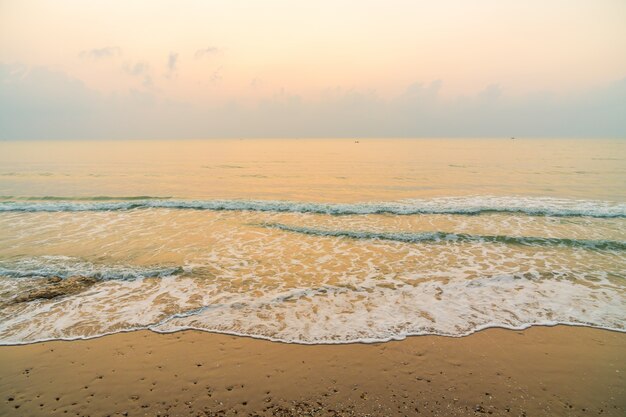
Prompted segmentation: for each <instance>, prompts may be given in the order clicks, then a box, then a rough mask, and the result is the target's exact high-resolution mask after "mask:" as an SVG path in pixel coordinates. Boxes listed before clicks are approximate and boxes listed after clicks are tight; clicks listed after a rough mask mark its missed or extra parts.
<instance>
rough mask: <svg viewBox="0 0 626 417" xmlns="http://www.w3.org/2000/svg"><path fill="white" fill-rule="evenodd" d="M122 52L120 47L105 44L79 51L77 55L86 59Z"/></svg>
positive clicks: (106, 56)
mask: <svg viewBox="0 0 626 417" xmlns="http://www.w3.org/2000/svg"><path fill="white" fill-rule="evenodd" d="M121 54H122V49H121V48H120V47H118V46H105V47H103V48H94V49H87V50H84V51H81V52H80V53H79V54H78V56H79V57H81V58H88V59H100V58H108V57H113V56H119V55H121Z"/></svg>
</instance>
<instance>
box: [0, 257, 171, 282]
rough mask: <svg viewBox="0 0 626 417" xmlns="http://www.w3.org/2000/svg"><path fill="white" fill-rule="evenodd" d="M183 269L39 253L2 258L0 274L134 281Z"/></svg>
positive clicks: (160, 276)
mask: <svg viewBox="0 0 626 417" xmlns="http://www.w3.org/2000/svg"><path fill="white" fill-rule="evenodd" d="M181 273H183V268H182V267H180V266H130V265H102V264H94V263H92V262H88V261H84V260H80V259H78V258H74V257H69V256H40V257H34V258H23V259H18V260H15V261H0V276H4V277H8V278H51V277H59V278H69V277H72V276H81V277H87V278H95V279H97V280H101V281H108V280H120V281H132V280H137V279H142V278H162V277H166V276H171V275H176V274H181Z"/></svg>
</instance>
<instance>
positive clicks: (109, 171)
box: [0, 139, 626, 343]
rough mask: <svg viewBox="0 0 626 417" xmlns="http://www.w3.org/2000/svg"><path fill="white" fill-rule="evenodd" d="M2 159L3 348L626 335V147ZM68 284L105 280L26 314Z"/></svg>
mask: <svg viewBox="0 0 626 417" xmlns="http://www.w3.org/2000/svg"><path fill="white" fill-rule="evenodd" d="M0 150H1V152H0V195H3V196H4V197H2V198H1V199H0V298H1V299H2V300H3V301H2V302H1V303H0V342H2V343H20V342H25V341H35V340H41V339H48V338H81V337H91V336H97V335H101V334H106V333H110V332H116V331H121V330H131V329H137V328H150V329H152V330H155V331H174V330H178V329H183V328H198V329H203V330H208V331H219V332H226V333H234V334H245V335H250V336H256V337H264V338H268V339H272V340H282V341H290V342H300V343H340V342H350V341H380V340H388V339H392V338H400V337H404V336H406V335H409V334H433V333H434V334H446V335H455V336H460V335H464V334H468V333H471V332H473V331H476V330H478V329H481V328H484V327H489V326H505V327H511V328H523V327H525V326H528V325H531V324H555V323H569V324H579V325H591V326H597V327H606V328H611V329H614V330H620V331H623V330H624V329H625V328H626V316H625V315H624V312H625V311H626V286H625V284H624V282H625V279H626V276H625V275H624V271H626V257H625V256H624V253H626V227H625V218H626V201H625V200H626V186H625V183H624V182H625V180H626V175H625V174H626V165H625V164H624V161H625V160H626V142H624V141H618V140H603V141H598V140H518V139H515V140H511V139H502V140H481V139H465V140H435V139H420V140H408V139H407V140H383V139H379V140H330V139H327V140H295V139H294V140H216V141H132V142H0ZM46 196H48V197H47V198H46ZM166 197H169V198H166ZM215 199H227V200H230V201H227V202H226V203H224V204H225V205H220V204H217V205H216V202H215ZM194 200H197V201H194ZM249 200H263V201H256V202H255V201H249ZM269 200H280V201H282V202H279V203H277V202H274V201H269ZM323 202H331V203H332V204H330V205H324V204H320V203H323ZM363 202H365V203H363ZM168 204H170V205H169V206H168ZM190 204H191V205H190ZM224 208H226V209H227V210H224ZM407 210H409V211H408V212H407ZM410 210H413V211H410ZM420 210H421V211H420ZM73 276H81V277H88V278H90V279H92V280H93V281H90V283H89V285H86V286H84V287H81V288H78V289H76V288H74V289H72V291H73V292H70V293H67V294H64V296H57V297H52V298H51V299H30V298H29V297H30V295H32V294H33V292H35V293H36V291H38V290H41V288H44V289H45V288H53V289H54V288H56V289H57V290H58V288H61V287H60V286H63V285H66V284H63V283H65V282H70V281H71V277H73ZM51 277H61V278H63V280H61V282H62V283H61V284H60V283H59V282H56V281H58V280H55V279H53V280H52V281H48V280H49V279H50V278H51ZM61 295H63V294H61ZM31 298H32V297H31ZM20 300H21V301H20ZM24 300H27V301H24Z"/></svg>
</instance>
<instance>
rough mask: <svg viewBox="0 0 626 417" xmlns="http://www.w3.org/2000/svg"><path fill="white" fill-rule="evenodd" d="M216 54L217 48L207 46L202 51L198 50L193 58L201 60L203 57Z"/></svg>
mask: <svg viewBox="0 0 626 417" xmlns="http://www.w3.org/2000/svg"><path fill="white" fill-rule="evenodd" d="M218 52H219V49H218V48H216V47H215V46H209V47H207V48H204V49H198V50H197V51H196V53H195V55H194V56H195V57H196V59H198V58H203V57H205V56H210V55H215V54H217V53H218Z"/></svg>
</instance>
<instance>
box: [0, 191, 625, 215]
mask: <svg viewBox="0 0 626 417" xmlns="http://www.w3.org/2000/svg"><path fill="white" fill-rule="evenodd" d="M150 208H163V209H178V210H211V211H261V212H277V213H312V214H328V215H367V214H393V215H416V214H452V215H480V214H489V213H508V214H525V215H530V216H555V217H583V216H585V217H596V218H624V217H626V203H619V202H610V201H596V200H571V199H557V198H546V197H495V196H471V197H440V198H432V199H413V200H403V201H398V202H366V203H315V202H293V201H271V200H179V199H169V198H161V197H154V198H152V197H143V196H137V197H123V198H115V197H89V198H80V199H64V198H61V197H42V198H37V199H36V201H35V198H34V197H33V198H32V200H31V198H20V199H17V198H13V199H11V200H8V201H1V202H0V212H75V211H76V212H79V211H124V210H135V209H150Z"/></svg>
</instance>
